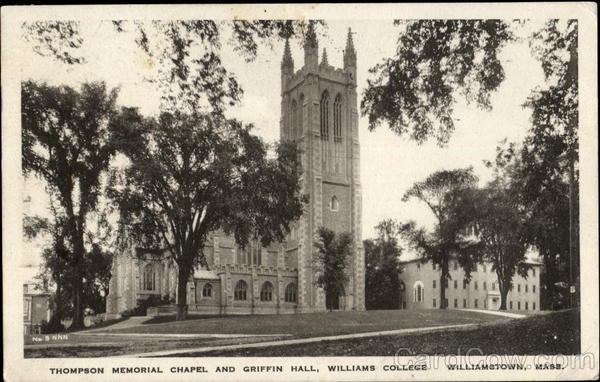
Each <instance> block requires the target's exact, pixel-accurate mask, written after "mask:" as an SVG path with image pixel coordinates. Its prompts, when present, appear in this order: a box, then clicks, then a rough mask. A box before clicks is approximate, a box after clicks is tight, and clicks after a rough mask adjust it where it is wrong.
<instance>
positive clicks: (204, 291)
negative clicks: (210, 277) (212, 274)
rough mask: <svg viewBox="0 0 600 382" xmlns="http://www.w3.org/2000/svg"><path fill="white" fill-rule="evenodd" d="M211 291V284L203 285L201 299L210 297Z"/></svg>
mask: <svg viewBox="0 0 600 382" xmlns="http://www.w3.org/2000/svg"><path fill="white" fill-rule="evenodd" d="M212 289H213V287H212V284H210V283H207V284H204V288H202V297H212Z"/></svg>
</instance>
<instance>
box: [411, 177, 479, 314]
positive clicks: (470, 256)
mask: <svg viewBox="0 0 600 382" xmlns="http://www.w3.org/2000/svg"><path fill="white" fill-rule="evenodd" d="M476 183H477V177H476V176H475V175H474V174H473V169H472V168H467V169H455V170H441V171H437V172H435V173H433V174H431V175H430V176H428V177H427V178H426V179H425V180H424V181H421V182H417V183H415V184H414V185H413V186H412V187H411V188H410V189H409V190H408V191H407V192H406V193H405V194H404V196H403V198H402V199H403V200H404V201H407V200H409V199H412V198H415V199H417V200H419V201H421V202H423V203H425V204H426V205H427V206H428V207H429V209H430V210H431V212H432V213H433V215H434V216H435V219H436V222H435V227H434V229H433V231H432V232H428V231H426V230H425V229H424V228H416V227H415V224H414V223H412V222H411V223H409V224H408V225H407V226H406V228H405V229H404V232H405V235H406V236H407V238H408V239H409V241H410V243H411V245H412V246H413V247H414V248H415V249H417V250H418V251H419V252H420V254H421V256H422V259H423V260H424V261H425V260H427V261H430V262H431V263H433V264H435V265H437V266H439V268H440V271H441V272H440V299H441V303H440V308H441V309H445V308H447V306H446V303H445V302H446V285H447V283H448V280H449V279H450V278H451V275H450V272H449V263H450V259H451V257H452V256H456V258H457V261H458V263H459V265H460V266H461V267H462V268H463V269H464V271H465V278H466V279H467V280H468V279H470V277H471V276H470V275H471V272H472V270H473V269H474V267H475V264H476V263H477V262H479V261H480V259H479V251H478V244H477V243H476V242H474V241H472V240H470V239H469V238H468V237H466V235H465V231H466V228H467V227H468V226H469V225H471V224H473V194H474V190H475V187H476Z"/></svg>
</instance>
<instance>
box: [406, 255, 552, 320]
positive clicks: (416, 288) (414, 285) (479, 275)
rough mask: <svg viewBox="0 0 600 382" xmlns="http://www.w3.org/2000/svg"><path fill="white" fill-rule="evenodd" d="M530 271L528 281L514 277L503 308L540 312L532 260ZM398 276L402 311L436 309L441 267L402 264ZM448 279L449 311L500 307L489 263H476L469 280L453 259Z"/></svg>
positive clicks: (536, 271)
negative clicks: (468, 280) (401, 269)
mask: <svg viewBox="0 0 600 382" xmlns="http://www.w3.org/2000/svg"><path fill="white" fill-rule="evenodd" d="M528 262H529V264H530V265H531V268H530V269H529V271H528V273H527V278H524V277H522V276H520V275H518V274H515V276H514V278H513V288H512V289H511V290H510V291H509V292H508V296H507V303H506V309H508V310H515V311H538V310H539V309H540V270H541V269H540V266H541V264H540V263H539V262H537V261H535V260H528ZM402 267H403V271H402V273H401V274H400V280H401V287H400V289H401V293H400V307H401V308H403V309H432V308H439V307H440V304H441V301H440V274H441V273H440V272H441V270H440V267H439V266H434V264H432V263H431V262H425V263H423V262H421V260H420V259H415V260H411V261H406V262H403V263H402ZM449 269H450V276H451V279H449V280H448V284H447V286H446V301H445V303H446V307H447V308H448V309H490V310H498V309H499V308H500V291H499V288H498V277H497V275H496V273H495V272H493V271H492V264H491V263H483V264H477V269H476V270H475V271H474V272H472V273H471V281H470V282H467V281H466V280H465V278H464V271H463V269H462V268H461V267H460V265H459V264H458V262H457V261H456V260H454V259H453V260H451V261H450V264H449Z"/></svg>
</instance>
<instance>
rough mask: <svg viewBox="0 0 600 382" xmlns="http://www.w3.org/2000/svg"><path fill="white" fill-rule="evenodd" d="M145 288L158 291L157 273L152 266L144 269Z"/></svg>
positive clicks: (149, 265)
mask: <svg viewBox="0 0 600 382" xmlns="http://www.w3.org/2000/svg"><path fill="white" fill-rule="evenodd" d="M143 286H144V290H155V289H156V272H154V267H153V266H152V264H148V265H146V266H145V267H144V276H143Z"/></svg>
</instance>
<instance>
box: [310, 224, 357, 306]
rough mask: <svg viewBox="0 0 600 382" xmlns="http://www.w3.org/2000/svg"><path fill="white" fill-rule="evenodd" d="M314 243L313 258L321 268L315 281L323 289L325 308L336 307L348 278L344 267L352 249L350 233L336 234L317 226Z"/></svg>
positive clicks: (343, 292)
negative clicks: (314, 251)
mask: <svg viewBox="0 0 600 382" xmlns="http://www.w3.org/2000/svg"><path fill="white" fill-rule="evenodd" d="M314 245H315V248H316V249H317V251H316V253H315V259H314V260H315V261H316V262H317V263H318V264H319V265H320V266H321V267H322V269H323V271H322V272H320V273H319V275H318V277H317V280H316V283H317V285H318V286H319V287H321V288H323V289H324V290H325V295H326V305H327V309H330V310H331V309H337V308H338V307H337V306H335V305H336V301H337V300H338V298H339V296H343V295H344V294H345V287H346V284H347V283H348V280H349V278H348V275H347V274H346V267H347V266H348V257H349V256H350V251H351V250H352V235H350V234H349V233H341V234H336V233H335V232H333V231H332V230H330V229H328V228H325V227H319V229H318V230H317V240H316V241H315V242H314Z"/></svg>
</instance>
